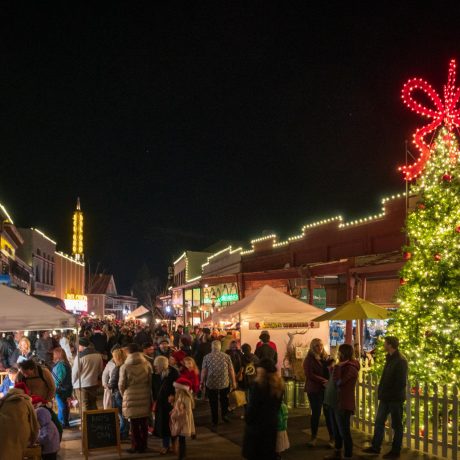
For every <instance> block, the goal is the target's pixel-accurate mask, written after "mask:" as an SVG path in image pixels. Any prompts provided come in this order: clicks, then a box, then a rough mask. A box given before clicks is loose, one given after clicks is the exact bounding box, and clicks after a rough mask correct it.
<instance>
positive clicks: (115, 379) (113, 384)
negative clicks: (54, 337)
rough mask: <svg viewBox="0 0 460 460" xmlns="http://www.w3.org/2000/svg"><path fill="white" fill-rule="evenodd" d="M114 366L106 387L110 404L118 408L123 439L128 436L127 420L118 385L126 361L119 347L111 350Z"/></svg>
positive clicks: (121, 437)
mask: <svg viewBox="0 0 460 460" xmlns="http://www.w3.org/2000/svg"><path fill="white" fill-rule="evenodd" d="M111 361H112V362H113V364H114V367H113V369H112V371H111V372H110V378H109V381H108V383H107V387H108V388H109V389H110V391H111V395H112V406H111V407H114V408H115V409H118V418H119V419H120V439H121V440H122V441H125V440H127V439H128V438H129V421H128V419H127V418H126V417H125V416H124V415H123V397H122V396H121V393H120V389H119V388H118V385H119V383H120V369H121V366H123V364H124V363H125V361H126V354H125V352H124V351H123V350H122V349H121V348H116V349H114V350H112V360H111Z"/></svg>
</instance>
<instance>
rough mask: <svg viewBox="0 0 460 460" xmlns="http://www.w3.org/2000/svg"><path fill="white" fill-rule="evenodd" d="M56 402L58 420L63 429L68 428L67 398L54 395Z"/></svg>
mask: <svg viewBox="0 0 460 460" xmlns="http://www.w3.org/2000/svg"><path fill="white" fill-rule="evenodd" d="M56 402H57V406H58V415H57V416H58V420H59V421H60V422H61V425H62V426H63V427H68V426H69V416H70V411H69V406H68V405H67V397H64V396H61V395H59V394H57V393H56Z"/></svg>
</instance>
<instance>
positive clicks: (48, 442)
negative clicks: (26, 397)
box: [35, 407, 60, 454]
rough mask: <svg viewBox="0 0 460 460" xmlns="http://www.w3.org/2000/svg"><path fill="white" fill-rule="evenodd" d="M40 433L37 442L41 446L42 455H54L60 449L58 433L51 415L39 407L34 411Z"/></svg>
mask: <svg viewBox="0 0 460 460" xmlns="http://www.w3.org/2000/svg"><path fill="white" fill-rule="evenodd" d="M35 413H36V414H37V420H38V424H39V425H40V433H39V434H38V442H39V443H40V445H41V446H42V454H54V453H56V452H57V451H58V450H59V448H60V441H59V431H58V429H57V428H56V425H55V424H54V423H53V421H52V420H51V414H50V411H49V410H48V409H46V408H45V407H39V408H37V409H36V410H35Z"/></svg>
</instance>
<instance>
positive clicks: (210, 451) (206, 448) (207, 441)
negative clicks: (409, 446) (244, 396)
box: [58, 401, 435, 460]
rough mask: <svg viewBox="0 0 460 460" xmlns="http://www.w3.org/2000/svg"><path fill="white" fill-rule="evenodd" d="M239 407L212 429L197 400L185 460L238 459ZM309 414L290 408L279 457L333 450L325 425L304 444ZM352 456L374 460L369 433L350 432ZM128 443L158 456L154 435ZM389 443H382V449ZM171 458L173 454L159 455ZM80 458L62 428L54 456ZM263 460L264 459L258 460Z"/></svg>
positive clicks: (311, 458) (296, 459)
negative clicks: (140, 443) (313, 443)
mask: <svg viewBox="0 0 460 460" xmlns="http://www.w3.org/2000/svg"><path fill="white" fill-rule="evenodd" d="M241 416H242V410H241V409H237V410H236V411H235V412H233V413H232V414H231V422H230V423H228V424H223V423H222V424H219V425H218V426H217V427H216V428H212V427H211V424H210V414H209V406H208V403H206V402H205V401H198V402H197V407H196V410H195V423H196V426H197V439H196V440H191V439H187V459H189V460H204V459H208V460H235V459H241V458H242V457H241V443H242V438H243V432H244V420H242V419H241ZM309 423H310V417H309V415H307V410H306V409H292V410H291V411H290V413H289V421H288V435H289V441H290V444H291V447H290V449H289V450H287V451H286V452H284V453H283V455H282V458H283V460H305V459H306V458H308V460H323V458H324V457H325V456H326V455H330V454H331V453H332V452H333V451H332V450H331V448H329V447H328V444H327V440H328V434H327V430H326V427H325V426H321V427H320V430H319V434H318V439H319V441H320V442H318V445H317V447H316V448H314V449H313V448H309V447H307V445H306V443H307V440H308V439H309ZM353 440H354V446H355V447H354V458H356V460H377V459H378V457H376V456H369V455H364V454H361V452H360V449H361V448H362V447H367V446H368V445H369V444H368V441H369V436H368V435H366V434H364V433H361V432H359V431H353ZM129 447H130V444H122V458H123V459H128V458H130V459H145V458H156V457H160V454H159V450H160V447H161V446H160V440H159V439H158V438H156V437H155V436H150V437H149V448H150V449H152V452H151V453H147V454H128V453H127V452H126V449H128V448H129ZM389 447H390V446H383V449H382V451H383V452H386V451H387V450H389ZM161 457H162V458H165V459H168V458H169V459H173V458H175V456H174V455H173V454H170V455H165V456H161ZM82 458H84V457H83V455H82V454H81V435H80V431H79V429H78V427H76V428H73V429H71V430H65V431H64V436H63V442H62V444H61V450H60V452H59V455H58V459H60V460H61V459H65V460H74V459H75V460H76V459H82ZM90 458H91V459H97V460H109V459H116V458H118V453H117V452H116V450H107V451H95V452H92V453H91V454H90ZM432 459H435V457H430V456H428V455H423V454H422V453H420V452H417V451H409V450H403V452H402V455H401V460H432ZM260 460H264V459H262V458H261V459H260Z"/></svg>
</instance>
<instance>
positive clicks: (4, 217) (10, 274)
mask: <svg viewBox="0 0 460 460" xmlns="http://www.w3.org/2000/svg"><path fill="white" fill-rule="evenodd" d="M23 243H24V240H23V238H22V236H21V234H20V232H19V231H18V229H17V228H16V226H15V225H14V222H13V219H12V218H11V216H10V215H9V214H8V211H7V210H6V208H5V207H4V206H3V205H2V204H1V203H0V270H1V271H0V282H1V283H3V284H8V285H10V286H13V287H16V288H18V289H20V290H22V291H24V292H25V293H27V294H30V292H31V289H32V269H31V268H30V267H29V265H27V263H26V262H24V260H22V259H21V257H20V255H19V253H18V249H19V248H20V247H21V246H22V244H23Z"/></svg>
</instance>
